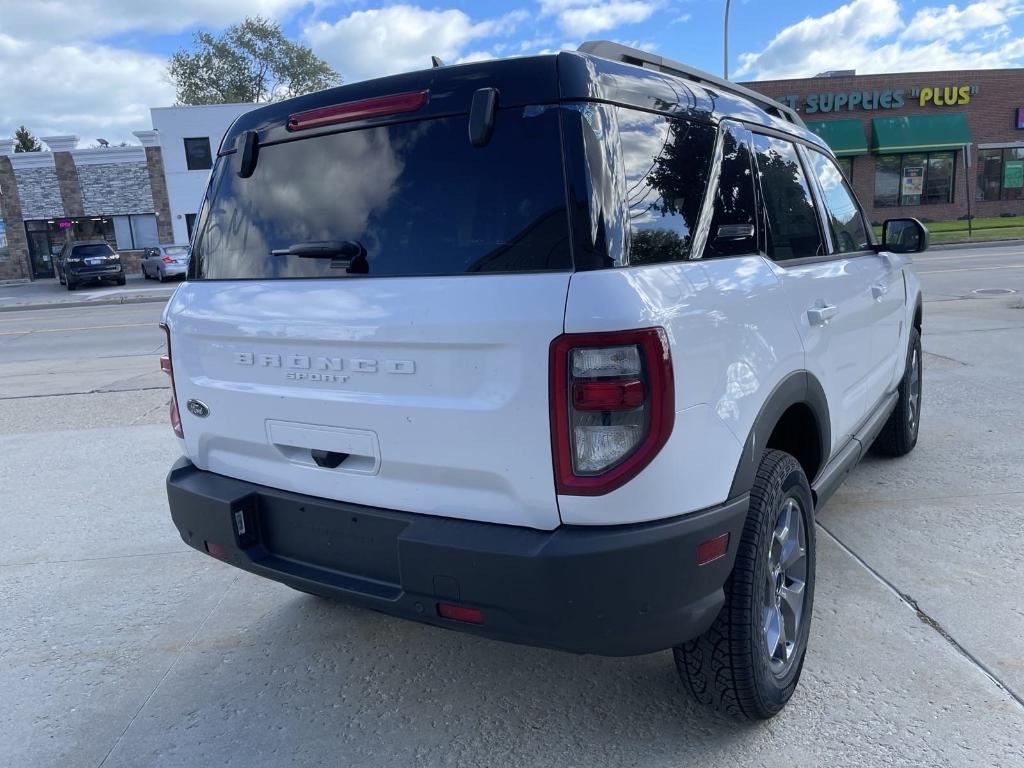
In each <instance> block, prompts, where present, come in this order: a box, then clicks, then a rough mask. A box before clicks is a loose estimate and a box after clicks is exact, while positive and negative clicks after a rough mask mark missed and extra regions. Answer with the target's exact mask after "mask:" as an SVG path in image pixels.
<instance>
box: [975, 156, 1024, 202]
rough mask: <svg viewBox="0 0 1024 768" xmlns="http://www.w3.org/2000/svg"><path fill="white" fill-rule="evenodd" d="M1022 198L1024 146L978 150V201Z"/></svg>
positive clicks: (1023, 187) (1023, 192)
mask: <svg viewBox="0 0 1024 768" xmlns="http://www.w3.org/2000/svg"><path fill="white" fill-rule="evenodd" d="M1021 198H1024V148H1021V147H1008V148H1006V149H983V150H981V151H979V152H978V179H977V187H976V191H975V193H974V199H975V200H978V201H993V200H1020V199H1021Z"/></svg>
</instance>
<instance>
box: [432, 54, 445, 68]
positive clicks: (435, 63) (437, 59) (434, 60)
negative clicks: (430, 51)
mask: <svg viewBox="0 0 1024 768" xmlns="http://www.w3.org/2000/svg"><path fill="white" fill-rule="evenodd" d="M430 64H431V66H432V67H433V68H434V69H437V68H438V67H443V66H444V62H443V61H441V57H440V56H431V57H430Z"/></svg>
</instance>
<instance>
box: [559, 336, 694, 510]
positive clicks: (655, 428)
mask: <svg viewBox="0 0 1024 768" xmlns="http://www.w3.org/2000/svg"><path fill="white" fill-rule="evenodd" d="M550 373H551V446H552V455H553V458H554V465H555V489H556V491H557V492H558V493H560V494H566V495H577V496H597V495H600V494H603V493H608V492H609V491H612V490H614V489H615V488H618V487H620V486H621V485H624V484H625V483H626V482H628V481H629V480H631V479H632V478H633V477H635V476H636V475H637V474H638V473H639V472H640V470H642V469H643V468H644V467H646V466H647V465H648V464H649V463H650V462H651V460H652V459H653V458H654V457H655V456H656V455H657V453H658V451H660V450H661V448H662V446H664V445H665V442H666V441H667V440H668V437H669V435H670V434H671V432H672V425H673V423H674V421H675V387H674V383H673V377H672V357H671V354H670V352H669V345H668V337H667V336H666V334H665V330H664V329H663V328H642V329H639V330H633V331H613V332H610V333H567V334H563V335H562V336H559V337H558V338H556V339H555V340H554V341H553V342H551V364H550Z"/></svg>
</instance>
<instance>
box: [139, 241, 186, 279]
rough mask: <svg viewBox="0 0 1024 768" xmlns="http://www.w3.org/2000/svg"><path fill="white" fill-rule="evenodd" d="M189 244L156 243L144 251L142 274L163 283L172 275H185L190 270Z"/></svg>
mask: <svg viewBox="0 0 1024 768" xmlns="http://www.w3.org/2000/svg"><path fill="white" fill-rule="evenodd" d="M188 257H189V246H187V245H154V246H150V247H149V248H146V249H144V250H143V252H142V262H141V263H142V276H143V277H145V278H146V279H151V278H155V279H157V280H159V281H160V282H161V283H162V282H164V281H165V280H167V279H168V278H170V277H184V276H185V273H186V272H187V271H188Z"/></svg>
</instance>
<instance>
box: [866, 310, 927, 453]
mask: <svg viewBox="0 0 1024 768" xmlns="http://www.w3.org/2000/svg"><path fill="white" fill-rule="evenodd" d="M923 378H924V365H923V360H922V352H921V334H920V333H918V330H917V328H911V329H910V349H909V350H908V352H907V366H906V368H905V369H904V371H903V378H902V379H901V380H900V387H899V390H898V392H899V399H898V400H897V401H896V407H895V408H893V409H892V413H891V414H889V419H888V420H887V421H886V422H885V426H884V427H882V431H881V432H879V433H878V437H876V438H875V442H874V443H872V444H871V450H872V451H874V452H875V453H878V454H881V455H883V456H905V455H907V454H908V453H910V452H911V451H912V450H914V446H916V445H917V434H918V432H919V431H920V429H921V383H922V379H923Z"/></svg>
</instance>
